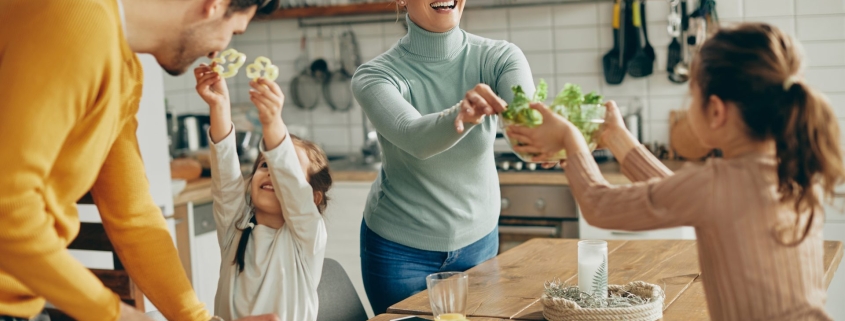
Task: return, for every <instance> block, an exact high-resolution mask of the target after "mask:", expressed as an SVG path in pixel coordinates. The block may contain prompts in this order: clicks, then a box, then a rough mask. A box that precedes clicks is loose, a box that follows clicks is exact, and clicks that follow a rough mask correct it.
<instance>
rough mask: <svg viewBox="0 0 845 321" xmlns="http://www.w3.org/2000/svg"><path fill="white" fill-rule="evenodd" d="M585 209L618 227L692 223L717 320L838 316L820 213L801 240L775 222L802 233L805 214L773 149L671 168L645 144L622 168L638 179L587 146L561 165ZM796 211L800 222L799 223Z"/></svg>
mask: <svg viewBox="0 0 845 321" xmlns="http://www.w3.org/2000/svg"><path fill="white" fill-rule="evenodd" d="M564 168H565V171H566V176H567V178H568V179H569V182H570V184H571V188H572V192H573V194H574V196H575V198H576V200H577V201H578V204H579V205H580V206H581V211H582V217H583V218H585V219H586V220H587V222H589V223H590V224H591V225H593V226H596V227H600V228H606V229H619V230H632V231H637V230H649V229H658V228H670V227H677V226H693V227H695V232H696V237H697V240H698V241H697V246H698V256H699V264H700V266H701V278H702V282H703V284H704V290H705V293H706V296H707V306H708V309H709V311H710V317H711V319H712V320H723V321H728V320H743V321H749V320H790V321H795V320H831V318H830V317H829V316H828V315H827V314H826V312H825V311H824V304H825V300H826V296H827V294H826V290H825V287H824V268H823V262H822V260H823V254H824V249H823V238H822V228H823V215H822V213H821V210H818V211H817V213H816V215H814V218H813V219H812V222H809V224H811V226H810V230H809V234H808V235H807V237H806V239H804V240H803V242H801V243H799V244H797V245H792V246H790V245H784V242H781V241H778V237H776V235H777V234H778V232H777V231H780V230H783V228H784V227H786V228H788V229H787V230H790V231H793V230H794V231H796V233H798V235H799V237H800V235H802V234H803V231H804V229H805V228H804V227H806V224H807V221H808V217H809V215H807V213H801V215H798V214H797V213H796V212H795V210H794V206H793V204H784V203H782V202H780V200H779V194H778V193H777V174H776V173H777V171H776V168H777V163H776V161H775V159H774V157H773V156H766V155H760V154H757V155H747V156H744V157H740V158H734V159H710V160H708V161H707V162H706V163H705V164H704V165H701V166H692V165H688V166H686V167H684V168H683V169H681V170H679V171H677V172H675V173H673V172H672V171H670V170H669V169H668V168H666V167H665V166H664V165H663V164H662V163H661V162H660V161H659V160H657V159H656V158H654V156H652V155H651V153H649V152H648V150H647V149H645V147H643V146H642V145H640V146H639V147H637V148H635V149H633V150H632V151H630V152H629V153H628V154H627V156H625V158H624V159H623V161H622V172H623V173H624V174H625V175H626V176H627V177H628V178H629V179H630V180H631V181H632V182H634V183H633V184H631V185H625V186H615V185H610V184H609V183H608V182H607V181H606V180H605V179H604V177H603V176H602V175H601V172H600V171H599V168H598V166H597V165H596V163H595V161H594V160H593V158H592V157H591V155H589V154H584V153H579V154H576V155H572V156H571V158H570V159H569V160H568V161H567V164H566V166H565V167H564ZM796 220H798V221H800V222H802V223H803V226H799V227H798V228H797V229H795V228H794V226H795V222H796Z"/></svg>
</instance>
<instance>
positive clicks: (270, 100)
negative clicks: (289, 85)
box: [249, 78, 287, 150]
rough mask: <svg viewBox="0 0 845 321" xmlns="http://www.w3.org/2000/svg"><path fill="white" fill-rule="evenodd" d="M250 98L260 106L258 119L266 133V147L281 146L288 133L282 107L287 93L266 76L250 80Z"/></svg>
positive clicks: (256, 105)
mask: <svg viewBox="0 0 845 321" xmlns="http://www.w3.org/2000/svg"><path fill="white" fill-rule="evenodd" d="M249 86H250V87H252V89H250V90H249V100H251V101H252V103H253V104H255V107H256V108H258V120H259V121H260V122H261V125H262V127H263V133H264V148H265V149H266V150H271V149H273V148H276V146H279V145H280V144H281V143H282V141H283V140H284V139H285V135H287V127H286V126H285V123H284V121H282V107H284V105H285V95H284V94H283V93H282V89H281V88H279V85H278V84H276V83H275V82H273V81H269V80H267V79H264V78H258V79H256V80H254V81H250V82H249Z"/></svg>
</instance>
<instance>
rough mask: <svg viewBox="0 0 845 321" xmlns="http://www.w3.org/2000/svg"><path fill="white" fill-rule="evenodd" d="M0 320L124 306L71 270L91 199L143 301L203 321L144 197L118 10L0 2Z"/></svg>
mask: <svg viewBox="0 0 845 321" xmlns="http://www.w3.org/2000/svg"><path fill="white" fill-rule="evenodd" d="M0 21H2V23H0V24H2V27H0V169H3V174H2V175H0V315H11V316H18V317H32V316H34V315H35V314H37V313H38V312H39V311H41V309H43V308H44V303H45V299H46V300H48V301H49V302H51V303H52V304H53V305H55V306H56V307H58V308H59V309H61V310H63V311H64V312H66V313H68V314H69V315H70V316H72V317H74V318H76V319H78V320H109V321H111V320H115V319H117V317H118V314H119V305H118V303H119V299H118V297H117V296H116V295H115V294H114V293H112V292H111V291H109V290H108V289H107V288H106V287H105V286H103V284H102V283H101V282H100V281H99V280H98V279H97V278H96V277H95V276H94V274H92V273H91V272H90V271H88V269H87V268H85V267H84V266H83V265H82V264H81V263H79V262H78V261H77V260H75V259H74V258H73V257H72V256H71V255H70V254H69V253H68V250H67V249H66V248H67V245H68V244H69V243H70V242H71V241H72V240H73V239H74V238H75V237H76V236H77V233H78V232H79V218H78V215H77V211H76V205H75V203H76V201H77V200H78V199H79V198H80V197H82V196H83V195H84V194H85V193H86V192H88V191H89V190H90V191H91V192H92V195H93V196H94V199H95V202H96V204H97V206H98V208H99V211H100V214H101V216H102V221H103V225H104V226H105V228H106V231H107V233H108V234H109V237H110V238H111V241H112V243H113V244H114V246H115V248H116V250H117V252H118V253H119V255H120V258H121V260H122V262H123V263H124V266H125V267H126V270H127V271H128V272H129V274H130V276H131V277H132V278H133V280H134V281H135V282H136V283H137V284H138V286H139V287H140V289H141V291H143V292H144V293H145V294H146V295H147V297H149V299H150V300H151V301H152V302H153V303H154V304H155V305H156V307H158V308H159V310H160V311H161V312H162V313H163V314H164V315H165V316H166V317H167V318H168V319H170V320H191V321H206V320H208V319H209V318H210V316H209V315H208V312H207V311H206V310H205V309H204V308H203V305H202V304H201V303H200V302H199V300H197V298H196V295H195V293H194V292H193V290H192V289H191V284H190V283H189V282H188V279H187V278H186V277H185V272H184V270H183V269H182V266H181V264H180V261H179V258H178V256H177V253H176V248H175V247H174V245H173V242H172V239H171V237H170V234H169V232H168V229H167V227H166V225H165V221H164V218H163V217H162V214H161V211H160V210H159V208H158V207H157V206H156V205H155V203H154V202H153V200H152V197H151V196H150V194H149V192H148V189H149V184H148V182H147V180H146V176H145V172H144V166H143V163H142V160H141V155H140V151H139V149H138V143H137V140H136V136H135V131H136V128H137V121H136V118H135V113H136V112H137V110H138V103H139V101H140V97H141V86H142V81H143V73H142V70H141V65H140V62H139V60H138V58H137V57H136V56H135V54H134V53H133V52H132V51H131V50H130V48H129V46H128V44H127V42H126V40H125V39H124V35H123V33H122V28H121V22H120V17H119V12H118V5H117V2H116V1H115V0H51V1H31V0H4V1H0Z"/></svg>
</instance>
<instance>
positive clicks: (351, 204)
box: [325, 182, 373, 316]
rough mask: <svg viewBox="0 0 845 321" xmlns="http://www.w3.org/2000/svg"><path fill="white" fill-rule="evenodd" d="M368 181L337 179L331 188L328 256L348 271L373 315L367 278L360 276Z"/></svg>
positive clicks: (328, 220) (328, 217) (327, 218)
mask: <svg viewBox="0 0 845 321" xmlns="http://www.w3.org/2000/svg"><path fill="white" fill-rule="evenodd" d="M371 185H372V183H368V182H336V183H335V184H334V186H332V189H331V190H330V191H329V193H328V196H329V205H328V207H327V208H326V213H325V218H326V229H327V232H328V243H327V244H326V257H327V258H332V259H334V260H336V261H338V263H340V265H341V266H343V269H344V270H345V271H346V274H348V275H349V278H350V279H351V280H352V284H353V285H355V289H356V290H357V291H358V297H360V298H361V302H362V303H363V304H364V308H365V309H366V310H367V313H368V314H369V315H370V316H373V312H372V309H371V308H370V302H369V300H367V294H366V292H364V281H363V278H362V277H361V257H360V247H359V245H360V243H359V241H360V233H359V232H360V228H361V220H363V218H364V206H365V205H366V203H367V195H368V194H369V193H370V186H371Z"/></svg>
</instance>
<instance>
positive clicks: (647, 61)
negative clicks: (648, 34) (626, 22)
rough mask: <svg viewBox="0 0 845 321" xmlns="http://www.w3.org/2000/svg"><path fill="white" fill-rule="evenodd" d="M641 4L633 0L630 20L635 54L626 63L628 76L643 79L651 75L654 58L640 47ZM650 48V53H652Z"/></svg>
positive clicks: (637, 0)
mask: <svg viewBox="0 0 845 321" xmlns="http://www.w3.org/2000/svg"><path fill="white" fill-rule="evenodd" d="M641 4H642V2H640V0H635V1H634V3H633V10H632V13H633V15H632V18H633V23H632V25H633V27H634V32H635V34H636V35H637V36H636V37H635V38H634V45H635V48H636V50H637V52H636V53H635V54H634V57H632V58H631V61H630V62H628V74H629V75H631V76H632V77H645V76H648V75H651V73H652V72H653V71H654V57H649V56H648V54H646V51H645V48H643V47H642V46H640V33H641V32H642V25H643V21H642V20H643V19H642V12H641V11H642V6H641ZM653 50H654V49H653V48H652V52H653Z"/></svg>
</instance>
